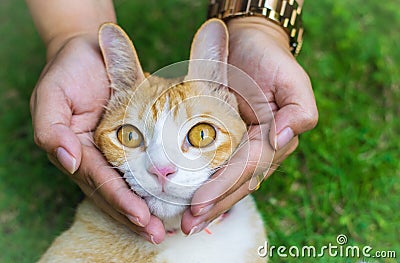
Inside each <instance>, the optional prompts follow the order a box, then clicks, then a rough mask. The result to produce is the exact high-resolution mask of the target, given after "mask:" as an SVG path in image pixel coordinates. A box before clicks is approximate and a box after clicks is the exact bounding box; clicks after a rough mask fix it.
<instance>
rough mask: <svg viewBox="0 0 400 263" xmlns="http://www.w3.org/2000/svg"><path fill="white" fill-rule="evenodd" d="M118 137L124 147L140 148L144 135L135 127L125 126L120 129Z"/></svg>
mask: <svg viewBox="0 0 400 263" xmlns="http://www.w3.org/2000/svg"><path fill="white" fill-rule="evenodd" d="M117 137H118V140H119V142H120V143H122V145H124V146H126V147H129V148H136V147H139V146H140V145H141V144H142V142H143V135H142V133H141V132H140V131H139V130H138V128H136V127H135V126H133V125H130V124H125V125H122V126H121V127H119V128H118V130H117Z"/></svg>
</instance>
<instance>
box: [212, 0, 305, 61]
mask: <svg viewBox="0 0 400 263" xmlns="http://www.w3.org/2000/svg"><path fill="white" fill-rule="evenodd" d="M302 4H303V1H300V3H299V1H296V0H292V1H287V0H264V1H251V0H210V4H209V7H208V17H209V18H213V17H215V18H220V19H223V20H224V21H229V20H233V19H235V20H236V19H237V18H241V17H262V18H264V19H266V20H269V21H270V22H273V23H276V24H277V25H279V26H281V27H282V28H283V29H284V30H285V31H286V34H287V35H288V38H289V47H290V51H291V52H292V54H293V55H294V56H297V55H298V54H299V52H300V50H301V46H302V41H303V25H302ZM255 21H256V20H255ZM260 21H261V20H260ZM256 23H257V24H260V23H259V22H256ZM261 23H262V22H261ZM265 24H267V23H265Z"/></svg>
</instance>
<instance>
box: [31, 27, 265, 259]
mask: <svg viewBox="0 0 400 263" xmlns="http://www.w3.org/2000/svg"><path fill="white" fill-rule="evenodd" d="M99 42H100V47H101V50H102V53H103V58H104V61H105V65H106V68H107V73H108V76H109V79H110V83H111V87H112V89H113V94H112V96H111V99H110V101H109V103H108V105H107V109H106V111H105V113H104V116H103V118H102V120H101V121H100V123H99V125H98V127H97V129H96V131H95V134H94V141H95V143H96V145H97V146H98V147H99V149H100V150H101V151H102V152H103V154H104V156H105V157H106V159H107V160H108V161H109V162H110V163H111V164H112V165H113V166H114V167H116V168H117V169H118V170H119V171H120V173H121V174H122V175H123V177H124V178H125V180H126V182H127V184H128V185H129V186H130V187H131V188H132V190H133V191H134V192H135V193H136V194H137V195H139V196H140V197H142V198H143V199H144V200H145V201H146V203H147V205H148V207H149V209H150V211H151V213H152V214H154V215H155V216H157V217H159V218H160V219H161V220H162V221H163V224H164V226H165V228H166V230H167V231H168V232H169V233H170V234H167V236H166V238H165V240H164V241H163V242H162V243H161V244H159V245H153V244H151V243H149V242H148V241H146V240H145V239H144V238H142V237H141V236H139V235H137V234H135V233H133V232H132V231H131V230H129V229H128V228H127V227H125V226H124V225H122V224H120V223H119V222H117V221H115V220H114V219H112V218H111V217H110V216H108V215H107V214H105V213H104V212H102V211H101V210H100V209H99V208H97V207H96V206H95V205H94V204H93V203H92V202H91V201H89V200H85V201H84V202H83V203H82V204H80V205H79V207H78V209H77V213H76V216H75V220H74V223H73V225H72V226H71V228H70V229H69V230H67V231H66V232H64V233H63V234H62V235H61V236H59V237H58V238H57V239H56V240H55V241H54V242H53V244H52V245H51V247H50V248H49V249H48V250H47V252H46V253H45V254H44V255H43V256H42V258H41V259H40V261H39V262H137V263H142V262H143V263H145V262H146V263H148V262H154V263H158V262H159V263H179V262H189V263H190V262H202V263H212V262H238V263H239V262H240V263H246V262H265V260H264V259H262V258H260V257H259V256H258V254H257V248H258V247H259V245H260V244H263V243H264V242H265V240H266V236H265V232H264V227H263V224H262V220H261V217H260V215H259V214H258V212H257V210H256V206H255V203H254V201H253V200H252V198H251V197H250V196H248V197H246V198H244V199H243V200H241V201H240V202H239V203H237V204H236V205H235V206H234V207H233V208H232V209H230V210H229V211H228V212H227V213H225V214H223V215H221V216H220V218H219V219H217V220H215V221H214V222H211V224H210V225H209V226H208V228H207V231H202V232H200V233H198V234H194V235H190V236H186V235H184V234H183V233H182V232H181V230H180V223H181V217H182V213H183V212H184V210H185V209H187V207H188V205H190V203H191V199H192V197H193V194H194V192H195V191H196V190H197V189H198V188H199V187H200V186H201V185H203V184H205V183H207V182H208V180H209V178H210V176H211V175H212V174H213V173H214V172H215V171H216V170H217V169H219V168H221V167H223V165H224V164H225V163H226V162H227V161H228V160H229V158H230V156H231V155H232V154H233V153H234V151H235V150H236V148H237V147H238V146H239V145H240V142H241V141H242V139H243V136H245V134H246V125H245V123H244V122H243V120H242V119H241V118H240V115H239V111H238V105H237V101H236V99H235V96H234V95H233V94H232V93H231V92H230V91H229V90H228V88H226V85H227V67H226V62H227V55H228V32H227V29H226V27H225V25H224V24H223V23H222V22H221V21H219V20H215V19H213V20H210V21H208V22H206V23H205V24H204V25H203V26H202V27H201V28H200V29H199V31H198V32H197V34H196V36H195V38H194V40H193V43H192V48H191V56H190V58H191V60H190V61H189V62H188V74H187V75H186V77H184V78H182V79H170V80H167V79H164V78H160V77H156V76H150V77H147V78H146V77H145V75H144V73H143V71H142V69H141V67H140V63H139V60H138V58H137V55H136V52H135V50H134V47H133V45H132V43H131V42H130V40H129V38H128V37H127V35H126V34H125V33H124V32H123V31H122V29H120V28H119V27H118V26H116V25H113V24H105V25H103V26H102V27H101V29H100V32H99Z"/></svg>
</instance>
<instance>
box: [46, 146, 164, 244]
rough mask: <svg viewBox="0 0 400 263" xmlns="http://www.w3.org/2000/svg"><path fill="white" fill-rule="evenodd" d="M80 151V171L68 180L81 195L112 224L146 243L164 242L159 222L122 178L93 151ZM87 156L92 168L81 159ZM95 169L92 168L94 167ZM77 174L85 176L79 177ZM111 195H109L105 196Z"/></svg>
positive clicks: (54, 162)
mask: <svg viewBox="0 0 400 263" xmlns="http://www.w3.org/2000/svg"><path fill="white" fill-rule="evenodd" d="M85 148H88V149H84V151H83V153H84V154H83V158H82V160H83V162H82V167H81V168H80V169H79V170H78V171H77V173H75V174H74V175H71V177H72V179H73V180H74V181H75V182H76V183H77V184H78V185H79V187H80V188H81V189H82V191H83V192H84V193H85V194H86V196H88V197H89V198H90V199H92V200H93V201H94V202H95V204H96V205H97V206H98V207H100V208H101V209H102V210H103V211H104V212H106V213H107V214H108V215H110V216H111V217H113V218H114V219H115V220H117V221H119V222H120V223H122V224H124V225H125V226H127V227H128V228H130V229H131V230H132V231H134V232H135V233H138V234H140V235H141V236H143V237H144V238H146V239H147V240H148V241H149V242H152V243H155V244H159V243H161V242H162V241H163V240H164V238H165V229H164V225H163V223H162V222H161V220H160V219H159V218H157V217H155V216H153V215H150V212H148V208H147V205H146V204H145V203H144V201H143V200H142V199H141V198H140V197H138V196H137V195H135V194H134V193H133V192H132V191H131V190H130V189H129V188H128V187H127V185H126V183H125V182H124V180H123V178H121V176H120V175H119V174H118V173H117V172H116V171H115V170H113V169H112V168H110V166H109V165H108V163H107V162H106V161H105V160H102V159H103V158H102V155H100V156H97V153H96V149H94V148H93V149H90V148H89V147H88V146H85ZM87 155H89V156H91V161H90V162H93V161H94V160H96V158H98V157H100V159H99V160H98V161H96V162H95V164H93V165H90V166H88V165H86V164H87V163H88V162H87V161H85V157H86V156H87ZM49 159H50V161H51V162H52V163H53V164H54V165H56V166H57V167H58V168H60V169H61V170H63V168H62V166H61V164H60V163H59V162H58V160H57V159H56V158H55V157H54V156H52V155H49ZM97 165H98V167H97V168H94V170H92V169H93V167H95V166H97ZM93 173H95V174H96V176H98V177H99V178H98V179H96V180H94V179H92V177H93V176H92V177H91V175H92V174H93ZM81 174H85V176H84V175H81ZM109 191H111V192H109Z"/></svg>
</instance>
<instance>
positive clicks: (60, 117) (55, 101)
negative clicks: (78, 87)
mask: <svg viewBox="0 0 400 263" xmlns="http://www.w3.org/2000/svg"><path fill="white" fill-rule="evenodd" d="M51 88H52V89H51V90H50V89H47V88H46V86H45V85H38V86H37V87H36V88H35V91H34V92H33V94H32V97H31V114H32V124H33V129H34V140H35V143H36V144H37V145H38V146H39V147H40V148H42V149H44V150H45V151H46V152H47V153H48V154H50V155H52V156H54V157H56V158H57V160H58V162H59V163H60V164H61V165H62V166H63V168H64V169H65V170H66V171H68V172H69V173H71V174H72V173H74V172H75V171H76V170H77V169H78V167H79V165H80V162H81V157H82V152H81V151H82V149H81V143H80V141H79V139H78V137H77V136H76V134H75V133H74V132H73V131H72V130H71V128H70V124H71V120H72V110H71V105H69V103H68V99H67V98H66V96H65V94H64V92H63V91H62V89H61V88H59V87H51Z"/></svg>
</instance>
